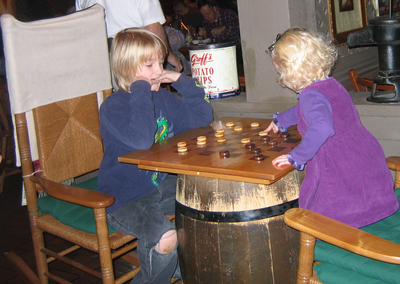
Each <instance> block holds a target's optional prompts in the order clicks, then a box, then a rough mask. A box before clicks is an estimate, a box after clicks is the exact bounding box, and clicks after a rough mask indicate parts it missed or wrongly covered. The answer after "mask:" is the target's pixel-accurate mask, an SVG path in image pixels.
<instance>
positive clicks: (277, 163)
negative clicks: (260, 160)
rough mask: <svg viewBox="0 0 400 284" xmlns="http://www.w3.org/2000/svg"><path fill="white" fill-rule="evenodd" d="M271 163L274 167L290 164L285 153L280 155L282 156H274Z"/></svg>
mask: <svg viewBox="0 0 400 284" xmlns="http://www.w3.org/2000/svg"><path fill="white" fill-rule="evenodd" d="M272 164H273V165H274V166H275V167H276V168H283V167H284V166H288V165H290V162H289V160H288V157H287V156H286V155H282V156H279V157H278V158H275V159H274V160H273V161H272Z"/></svg>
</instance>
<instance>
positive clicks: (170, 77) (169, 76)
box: [158, 70, 182, 83]
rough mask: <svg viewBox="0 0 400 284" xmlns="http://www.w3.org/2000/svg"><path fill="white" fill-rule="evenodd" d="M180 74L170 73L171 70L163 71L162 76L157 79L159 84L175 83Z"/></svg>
mask: <svg viewBox="0 0 400 284" xmlns="http://www.w3.org/2000/svg"><path fill="white" fill-rule="evenodd" d="M181 75H182V73H179V72H176V71H172V70H164V72H163V74H162V75H161V76H160V77H159V78H158V79H159V80H160V81H161V83H173V82H176V81H177V80H178V79H179V77H180V76H181Z"/></svg>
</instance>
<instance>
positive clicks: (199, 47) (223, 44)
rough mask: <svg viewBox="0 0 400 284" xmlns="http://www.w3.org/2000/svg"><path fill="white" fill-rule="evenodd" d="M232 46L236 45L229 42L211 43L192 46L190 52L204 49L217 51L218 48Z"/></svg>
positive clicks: (189, 47)
mask: <svg viewBox="0 0 400 284" xmlns="http://www.w3.org/2000/svg"><path fill="white" fill-rule="evenodd" d="M230 46H235V43H234V42H233V41H227V42H210V43H208V44H202V43H200V44H191V45H189V46H188V49H189V50H203V49H217V48H223V47H230Z"/></svg>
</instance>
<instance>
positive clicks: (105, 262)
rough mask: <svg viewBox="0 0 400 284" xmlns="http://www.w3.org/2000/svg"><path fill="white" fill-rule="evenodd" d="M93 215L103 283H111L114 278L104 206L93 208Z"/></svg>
mask: <svg viewBox="0 0 400 284" xmlns="http://www.w3.org/2000/svg"><path fill="white" fill-rule="evenodd" d="M94 215H95V221H96V230H97V238H98V242H99V257H100V265H101V274H102V276H103V283H104V284H113V283H114V280H115V278H114V269H113V262H112V257H111V248H110V239H109V237H108V225H107V219H106V210H105V209H104V208H100V209H94Z"/></svg>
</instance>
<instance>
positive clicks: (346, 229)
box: [284, 208, 400, 264]
mask: <svg viewBox="0 0 400 284" xmlns="http://www.w3.org/2000/svg"><path fill="white" fill-rule="evenodd" d="M284 220H285V223H286V224H287V225H289V226H290V227H293V228H295V229H297V230H299V231H300V232H304V233H306V234H308V235H311V236H313V237H315V238H317V239H320V240H323V241H325V242H328V243H330V244H333V245H335V246H338V247H341V248H343V249H346V250H349V251H351V252H354V253H356V254H359V255H362V256H365V257H369V258H372V259H376V260H380V261H384V262H389V263H394V264H400V245H399V244H396V243H393V242H391V241H388V240H385V239H382V238H380V237H378V236H375V235H372V234H370V233H367V232H364V231H362V230H359V229H356V228H354V227H351V226H348V225H346V224H343V223H341V222H339V221H336V220H333V219H331V218H328V217H326V216H323V215H321V214H318V213H315V212H313V211H310V210H307V209H300V208H292V209H290V210H288V211H286V212H285V215H284Z"/></svg>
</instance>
